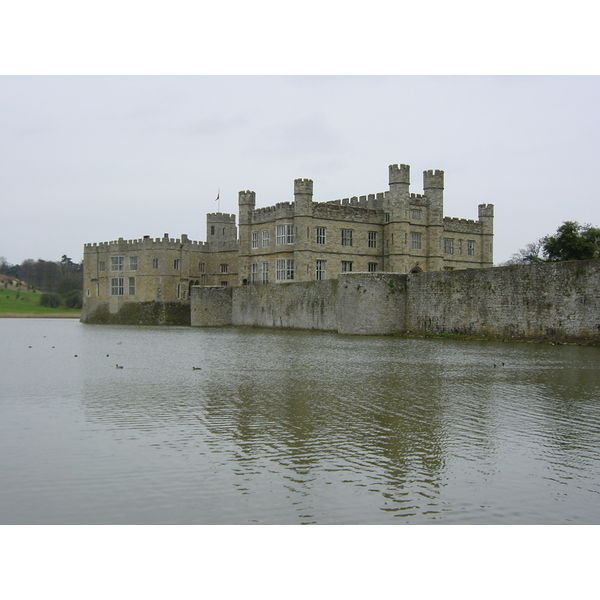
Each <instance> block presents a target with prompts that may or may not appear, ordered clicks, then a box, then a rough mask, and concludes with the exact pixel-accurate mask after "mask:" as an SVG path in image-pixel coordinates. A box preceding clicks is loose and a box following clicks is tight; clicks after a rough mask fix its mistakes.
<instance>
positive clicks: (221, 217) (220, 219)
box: [206, 212, 235, 225]
mask: <svg viewBox="0 0 600 600" xmlns="http://www.w3.org/2000/svg"><path fill="white" fill-rule="evenodd" d="M206 222H207V223H233V224H234V225H235V215H232V214H229V213H221V212H216V213H208V214H207V215H206Z"/></svg>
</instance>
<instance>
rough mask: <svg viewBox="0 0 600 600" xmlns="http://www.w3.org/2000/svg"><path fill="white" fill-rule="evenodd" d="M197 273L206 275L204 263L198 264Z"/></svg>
mask: <svg viewBox="0 0 600 600" xmlns="http://www.w3.org/2000/svg"><path fill="white" fill-rule="evenodd" d="M198 273H206V263H198Z"/></svg>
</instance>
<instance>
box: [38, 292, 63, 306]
mask: <svg viewBox="0 0 600 600" xmlns="http://www.w3.org/2000/svg"><path fill="white" fill-rule="evenodd" d="M40 306H47V307H49V308H58V307H59V306H60V296H59V295H58V294H42V295H41V296H40Z"/></svg>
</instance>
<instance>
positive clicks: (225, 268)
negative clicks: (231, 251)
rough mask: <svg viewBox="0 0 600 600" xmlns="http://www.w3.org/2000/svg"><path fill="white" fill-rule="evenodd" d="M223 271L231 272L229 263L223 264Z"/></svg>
mask: <svg viewBox="0 0 600 600" xmlns="http://www.w3.org/2000/svg"><path fill="white" fill-rule="evenodd" d="M221 273H229V265H226V264H223V265H221Z"/></svg>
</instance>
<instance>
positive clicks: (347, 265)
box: [342, 260, 352, 273]
mask: <svg viewBox="0 0 600 600" xmlns="http://www.w3.org/2000/svg"><path fill="white" fill-rule="evenodd" d="M350 271H352V261H351V260H343V261H342V273H350Z"/></svg>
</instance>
